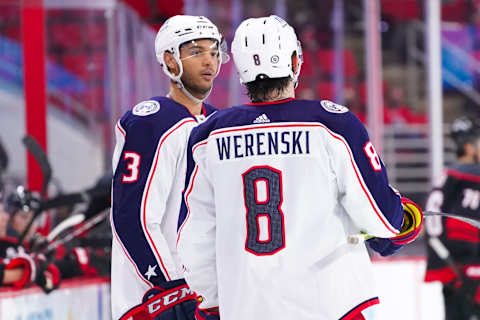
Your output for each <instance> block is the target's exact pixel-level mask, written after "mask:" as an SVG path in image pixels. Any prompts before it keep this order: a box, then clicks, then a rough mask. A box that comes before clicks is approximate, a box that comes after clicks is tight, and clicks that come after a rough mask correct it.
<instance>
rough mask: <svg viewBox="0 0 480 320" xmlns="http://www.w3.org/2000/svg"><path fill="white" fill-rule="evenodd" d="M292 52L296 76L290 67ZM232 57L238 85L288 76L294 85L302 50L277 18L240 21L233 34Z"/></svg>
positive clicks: (282, 22) (288, 28)
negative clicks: (295, 60) (294, 56)
mask: <svg viewBox="0 0 480 320" xmlns="http://www.w3.org/2000/svg"><path fill="white" fill-rule="evenodd" d="M294 52H295V53H296V54H297V57H298V58H299V59H298V61H299V62H298V66H297V72H296V73H294V72H293V68H292V54H293V53H294ZM232 54H233V60H234V62H235V67H236V68H237V72H238V75H239V77H240V82H241V83H247V82H251V81H255V80H256V79H258V78H260V79H264V78H283V77H288V76H290V77H291V78H292V80H293V81H294V83H295V85H296V83H297V79H298V75H299V74H300V68H301V64H302V47H301V45H300V42H299V41H298V40H297V35H296V34H295V31H294V30H293V28H292V27H291V26H290V25H289V24H288V23H287V22H286V21H285V20H283V19H282V18H280V17H278V16H275V15H271V16H269V17H263V18H250V19H247V20H245V21H243V22H242V23H241V24H240V25H239V26H238V28H237V30H236V31H235V37H234V38H233V42H232Z"/></svg>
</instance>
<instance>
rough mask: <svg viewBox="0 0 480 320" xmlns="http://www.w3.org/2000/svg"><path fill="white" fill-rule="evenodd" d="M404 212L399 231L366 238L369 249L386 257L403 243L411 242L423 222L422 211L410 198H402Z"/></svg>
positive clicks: (418, 232)
mask: <svg viewBox="0 0 480 320" xmlns="http://www.w3.org/2000/svg"><path fill="white" fill-rule="evenodd" d="M402 206H403V212H404V218H403V224H402V230H401V232H400V233H399V234H398V235H397V236H396V237H393V238H376V237H375V238H372V239H369V240H367V243H368V245H369V247H370V248H371V249H373V250H374V251H376V252H378V253H380V255H381V256H382V257H386V256H389V255H392V254H394V253H395V252H397V251H398V250H399V249H400V248H401V247H403V246H404V245H405V244H407V243H410V242H412V241H413V240H415V239H416V238H417V236H418V235H419V234H420V230H421V229H422V224H423V211H422V209H420V207H419V206H418V205H417V204H415V203H414V202H413V201H412V200H410V199H407V198H402Z"/></svg>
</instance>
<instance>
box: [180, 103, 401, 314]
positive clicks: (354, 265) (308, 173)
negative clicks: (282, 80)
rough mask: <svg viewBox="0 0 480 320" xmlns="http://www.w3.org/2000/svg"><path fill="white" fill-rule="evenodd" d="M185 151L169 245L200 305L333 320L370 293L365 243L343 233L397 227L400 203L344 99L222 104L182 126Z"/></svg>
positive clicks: (367, 302)
mask: <svg viewBox="0 0 480 320" xmlns="http://www.w3.org/2000/svg"><path fill="white" fill-rule="evenodd" d="M187 151H188V155H187V156H188V157H189V160H190V162H189V167H188V169H187V172H188V173H189V176H187V177H188V178H187V179H188V180H187V181H188V187H187V188H186V190H185V202H186V206H187V208H188V215H187V218H186V220H185V221H184V223H183V225H182V226H181V227H180V230H179V234H178V243H177V246H178V250H179V254H180V256H181V257H182V262H183V264H184V266H185V269H186V271H185V278H186V280H187V283H188V284H189V285H190V287H191V288H192V289H193V290H194V291H196V292H197V293H198V294H200V295H201V296H203V297H204V301H203V302H202V304H201V307H202V308H209V307H214V306H219V307H220V316H221V319H222V320H237V319H238V320H240V319H259V320H260V319H262V320H263V319H282V320H297V319H302V320H309V319H311V320H313V319H315V320H333V319H351V317H352V316H353V315H354V314H355V313H357V312H359V311H361V310H363V309H365V308H368V307H369V306H371V305H374V304H377V303H378V302H379V300H378V297H377V295H376V293H375V290H374V287H373V282H374V275H373V270H372V266H371V262H370V259H369V256H368V253H367V250H366V247H365V245H364V244H357V245H353V244H349V243H347V238H348V236H349V235H352V234H357V233H359V232H361V231H362V232H366V233H368V234H371V235H375V236H379V237H392V236H395V235H397V234H398V232H399V229H400V227H401V224H402V221H403V209H402V205H401V201H400V196H399V195H398V194H397V193H396V192H395V191H394V190H393V189H392V188H391V187H390V186H389V184H388V179H387V175H386V172H385V168H384V166H383V163H382V162H381V160H380V159H379V157H378V155H377V153H376V152H375V149H374V147H373V145H372V143H371V142H370V139H369V137H368V134H367V132H366V130H365V128H364V126H363V125H362V124H361V122H360V121H359V120H358V119H357V118H356V117H355V116H354V115H353V114H352V113H351V112H349V111H348V109H347V108H345V107H343V106H339V105H337V104H334V103H332V102H330V101H325V100H323V101H321V102H320V101H305V100H295V99H287V100H283V101H281V102H276V103H251V104H247V105H242V106H237V107H233V108H230V109H226V110H223V111H219V112H217V113H216V114H214V115H212V116H211V117H210V118H209V119H208V120H207V121H206V122H204V123H203V124H201V125H199V126H198V127H196V128H195V129H193V131H192V133H191V136H190V141H189V147H188V150H187ZM192 159H193V160H194V162H193V161H191V160H192Z"/></svg>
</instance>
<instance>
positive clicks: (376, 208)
mask: <svg viewBox="0 0 480 320" xmlns="http://www.w3.org/2000/svg"><path fill="white" fill-rule="evenodd" d="M321 127H322V128H324V129H325V130H327V132H328V133H329V134H330V135H331V136H332V137H334V138H335V139H337V140H340V141H341V142H342V143H343V145H344V146H345V148H346V149H347V151H348V155H349V157H350V163H351V164H352V167H353V170H354V171H355V175H356V176H357V179H358V182H359V183H360V186H361V187H362V189H363V192H364V193H365V195H366V196H367V199H368V201H369V202H370V205H371V206H372V208H373V210H374V211H375V213H376V214H377V216H378V218H379V219H380V221H381V222H382V223H383V225H384V226H385V227H386V228H387V229H388V231H390V232H392V233H393V235H397V234H398V233H399V231H398V230H396V229H395V228H394V227H393V226H392V225H391V224H390V223H389V222H388V220H387V219H386V218H385V216H384V215H383V214H382V212H381V211H380V209H379V208H378V207H377V205H376V203H375V200H374V199H373V198H372V195H371V194H370V192H369V191H368V187H367V186H366V185H365V182H364V181H363V178H362V176H361V174H360V173H359V172H358V171H359V169H358V167H357V165H356V163H355V160H354V159H353V155H352V150H350V147H349V146H348V143H347V142H346V141H345V139H344V138H343V137H342V136H340V135H337V134H335V133H333V132H332V131H330V130H329V129H328V128H327V127H325V126H322V125H321Z"/></svg>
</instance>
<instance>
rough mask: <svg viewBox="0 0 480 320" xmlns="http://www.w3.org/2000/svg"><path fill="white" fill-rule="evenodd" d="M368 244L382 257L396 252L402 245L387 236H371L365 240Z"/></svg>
mask: <svg viewBox="0 0 480 320" xmlns="http://www.w3.org/2000/svg"><path fill="white" fill-rule="evenodd" d="M367 243H368V246H369V247H370V248H371V249H372V250H374V251H376V252H378V253H379V254H380V255H381V256H382V257H386V256H389V255H392V254H394V253H395V252H397V251H398V250H399V249H400V248H401V247H403V245H401V244H394V243H393V242H392V240H391V239H389V238H376V237H375V238H371V239H368V240H367Z"/></svg>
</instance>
